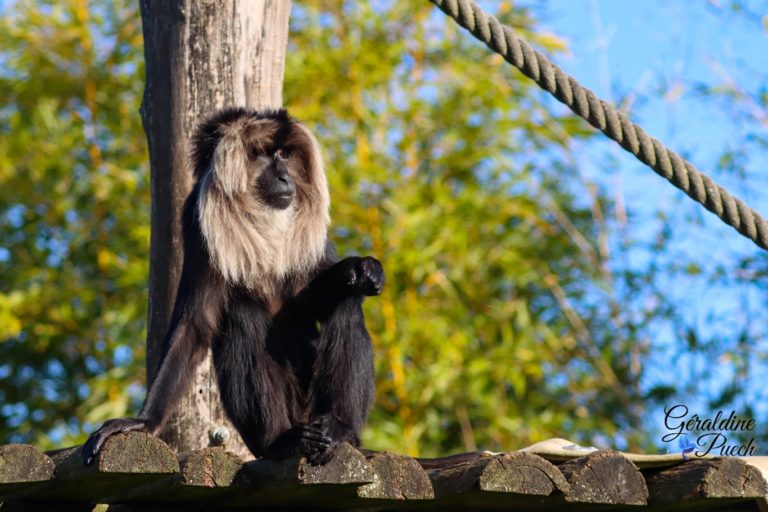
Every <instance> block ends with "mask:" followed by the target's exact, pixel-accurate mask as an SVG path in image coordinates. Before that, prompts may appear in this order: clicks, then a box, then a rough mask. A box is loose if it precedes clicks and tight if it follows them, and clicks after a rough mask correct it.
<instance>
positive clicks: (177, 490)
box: [115, 447, 243, 507]
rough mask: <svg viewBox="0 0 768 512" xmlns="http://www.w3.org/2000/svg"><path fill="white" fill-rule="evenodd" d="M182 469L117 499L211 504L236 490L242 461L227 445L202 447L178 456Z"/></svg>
mask: <svg viewBox="0 0 768 512" xmlns="http://www.w3.org/2000/svg"><path fill="white" fill-rule="evenodd" d="M179 468H180V470H179V472H178V473H173V474H171V475H170V476H166V477H165V478H162V479H161V480H158V481H155V482H152V483H150V484H148V485H143V486H140V487H137V488H136V489H132V490H129V491H128V492H127V493H125V494H124V495H121V496H115V499H116V500H118V501H121V502H124V503H134V502H141V503H145V504H146V503H162V504H165V505H164V506H166V507H167V504H169V503H190V502H194V503H209V502H218V501H220V500H222V499H225V498H227V497H228V496H230V495H232V494H234V493H235V492H236V491H235V489H234V488H233V487H232V484H233V482H234V481H235V478H236V477H237V474H238V473H239V472H240V471H241V470H242V469H243V461H242V459H240V457H238V456H237V455H236V454H234V453H232V452H228V451H226V450H225V449H224V448H221V447H217V448H203V449H202V450H196V451H193V452H189V453H184V454H181V455H180V456H179Z"/></svg>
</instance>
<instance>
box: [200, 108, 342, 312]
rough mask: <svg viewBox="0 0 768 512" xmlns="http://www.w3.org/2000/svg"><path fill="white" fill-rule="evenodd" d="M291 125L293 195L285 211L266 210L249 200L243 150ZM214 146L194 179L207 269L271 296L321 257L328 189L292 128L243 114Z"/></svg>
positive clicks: (222, 129)
mask: <svg viewBox="0 0 768 512" xmlns="http://www.w3.org/2000/svg"><path fill="white" fill-rule="evenodd" d="M284 123H291V126H290V127H289V128H290V129H289V130H288V131H287V133H288V135H287V138H286V140H285V143H286V144H287V145H290V147H292V148H294V150H293V154H294V155H295V158H294V159H292V161H293V162H294V164H293V165H296V164H297V163H298V162H300V165H301V166H302V168H301V169H298V172H294V173H292V174H291V177H292V178H293V180H294V182H295V185H296V194H295V196H294V198H293V201H292V202H291V204H290V206H289V207H288V208H285V209H283V210H279V209H274V208H270V207H269V206H267V205H266V204H265V203H264V201H262V200H261V199H260V198H259V197H258V194H256V193H255V189H254V186H253V180H254V177H253V176H252V175H249V166H251V165H252V164H251V163H249V151H250V149H249V148H251V147H252V146H253V145H254V144H256V145H258V144H259V143H260V142H259V141H260V137H261V140H271V139H272V137H274V136H276V135H275V134H276V133H278V131H279V130H280V129H283V130H285V128H286V126H285V124H284ZM217 131H218V134H220V139H219V140H218V143H216V145H215V148H214V149H213V154H212V155H211V158H210V164H209V166H208V167H207V169H206V170H205V172H204V173H203V174H202V176H200V188H199V195H198V199H197V209H198V215H199V221H200V229H201V232H202V235H203V240H204V242H205V246H206V250H207V252H208V254H209V257H210V260H211V265H212V266H213V267H214V268H216V269H217V270H218V271H219V272H220V273H221V274H222V276H223V277H224V278H225V279H226V280H227V281H228V282H230V283H232V284H237V285H241V286H244V287H246V288H248V289H251V290H254V291H256V292H258V293H260V294H261V295H262V296H264V297H273V296H274V295H275V293H276V290H277V289H278V285H279V284H280V283H281V282H282V281H283V280H285V278H286V277H287V276H289V275H296V274H299V275H301V274H306V273H307V272H308V271H310V270H312V269H313V268H315V267H316V266H317V265H318V263H319V262H320V260H321V258H322V257H323V255H324V253H325V244H326V236H327V229H328V224H329V223H330V217H329V213H328V210H329V205H330V200H329V195H328V185H327V181H326V177H325V171H324V169H323V161H322V157H321V155H320V148H319V145H318V143H317V141H316V139H315V137H314V136H313V135H312V134H311V133H310V132H309V130H307V129H306V128H305V127H304V126H302V125H301V124H299V123H298V122H296V121H294V120H292V119H288V120H285V119H283V120H280V119H277V120H275V119H269V118H268V119H260V118H255V117H253V116H250V115H247V114H244V115H242V116H240V117H239V118H237V119H235V120H234V121H230V122H228V123H227V124H226V125H220V126H219V127H218V130H217Z"/></svg>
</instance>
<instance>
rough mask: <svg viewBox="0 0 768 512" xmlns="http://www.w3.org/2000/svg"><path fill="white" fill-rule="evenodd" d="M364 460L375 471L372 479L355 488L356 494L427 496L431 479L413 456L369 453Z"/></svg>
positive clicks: (370, 496)
mask: <svg viewBox="0 0 768 512" xmlns="http://www.w3.org/2000/svg"><path fill="white" fill-rule="evenodd" d="M366 460H367V461H368V463H369V464H370V465H371V466H372V467H373V470H374V472H375V475H374V480H373V482H372V483H370V484H367V485H363V486H361V487H360V488H358V491H357V495H358V496H359V497H360V498H365V499H379V500H430V499H432V498H434V497H435V493H434V491H433V489H432V482H431V481H430V480H429V475H427V472H426V471H425V470H424V468H422V467H421V465H419V463H418V462H416V460H415V459H412V458H411V457H407V456H405V455H395V454H391V453H383V452H382V453H370V454H368V455H366Z"/></svg>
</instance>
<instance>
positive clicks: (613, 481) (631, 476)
mask: <svg viewBox="0 0 768 512" xmlns="http://www.w3.org/2000/svg"><path fill="white" fill-rule="evenodd" d="M558 469H559V470H560V471H562V473H563V475H564V476H565V478H566V480H568V483H569V484H570V486H571V493H570V496H569V497H568V500H569V501H571V502H580V503H603V504H607V505H645V504H646V503H647V501H648V488H647V487H646V485H645V479H644V478H643V475H642V473H640V471H639V470H638V469H637V467H636V466H635V465H634V464H633V463H632V462H631V461H630V460H628V459H627V458H625V457H624V456H622V455H621V454H620V453H619V452H616V451H613V450H598V451H595V452H592V453H590V454H588V455H585V456H583V457H579V458H577V459H573V460H570V461H567V462H564V463H562V464H560V465H559V466H558Z"/></svg>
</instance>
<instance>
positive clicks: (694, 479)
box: [646, 457, 768, 504]
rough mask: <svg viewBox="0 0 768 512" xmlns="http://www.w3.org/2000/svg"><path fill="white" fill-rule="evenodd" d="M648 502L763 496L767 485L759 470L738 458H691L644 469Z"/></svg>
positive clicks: (766, 492)
mask: <svg viewBox="0 0 768 512" xmlns="http://www.w3.org/2000/svg"><path fill="white" fill-rule="evenodd" d="M646 482H647V483H648V491H649V492H650V501H651V503H652V504H658V503H670V502H681V501H682V502H701V501H703V500H706V501H708V502H711V503H715V502H716V501H718V499H728V498H764V497H765V496H768V485H767V484H766V481H765V479H764V478H763V476H762V474H761V473H760V471H759V470H758V469H757V468H755V467H753V466H750V465H749V464H747V463H746V462H744V461H743V460H741V459H737V458H732V457H726V458H717V459H708V460H702V459H698V460H692V461H689V462H685V463H683V464H680V465H679V466H673V467H671V468H666V469H662V470H656V471H647V472H646Z"/></svg>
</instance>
